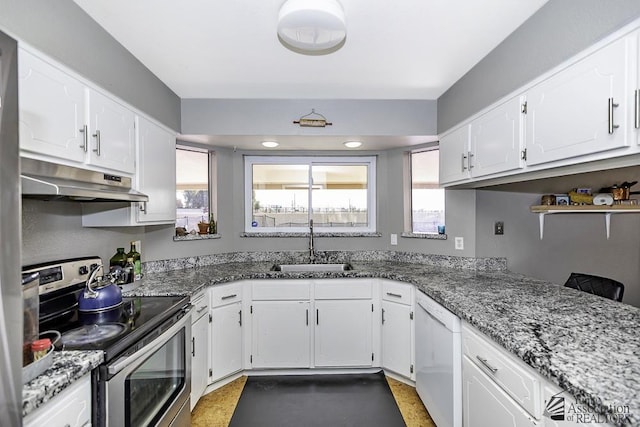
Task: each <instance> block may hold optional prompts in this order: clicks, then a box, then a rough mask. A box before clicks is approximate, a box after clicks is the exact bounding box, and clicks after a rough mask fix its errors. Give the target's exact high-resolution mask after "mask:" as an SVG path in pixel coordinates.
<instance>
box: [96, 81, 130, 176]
mask: <svg viewBox="0 0 640 427" xmlns="http://www.w3.org/2000/svg"><path fill="white" fill-rule="evenodd" d="M88 97H89V102H88V104H89V133H90V138H89V141H90V143H89V159H88V161H87V163H88V164H90V165H94V166H98V167H102V168H105V169H110V170H117V171H122V172H126V173H130V174H132V173H133V172H134V171H135V166H136V163H135V132H136V130H135V114H134V113H133V111H131V110H129V109H128V108H126V107H125V106H123V105H121V104H119V103H117V102H115V101H114V100H112V99H111V98H108V97H106V96H104V95H103V94H101V93H100V92H97V91H95V90H92V89H89V90H88Z"/></svg>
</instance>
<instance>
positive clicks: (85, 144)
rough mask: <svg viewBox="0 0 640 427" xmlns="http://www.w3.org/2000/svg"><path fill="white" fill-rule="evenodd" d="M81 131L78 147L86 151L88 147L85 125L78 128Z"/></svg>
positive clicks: (86, 127) (87, 130) (87, 133)
mask: <svg viewBox="0 0 640 427" xmlns="http://www.w3.org/2000/svg"><path fill="white" fill-rule="evenodd" d="M79 130H80V132H82V145H81V146H80V148H82V149H83V150H84V152H85V153H86V152H87V150H88V149H89V129H88V126H87V125H84V126H82V129H79Z"/></svg>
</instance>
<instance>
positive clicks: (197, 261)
mask: <svg viewBox="0 0 640 427" xmlns="http://www.w3.org/2000/svg"><path fill="white" fill-rule="evenodd" d="M308 257H309V254H308V252H306V251H278V252H230V253H224V254H214V255H203V256H194V257H186V258H175V259H166V260H160V261H147V262H144V263H143V269H144V271H145V272H146V273H160V272H164V271H171V270H182V269H187V268H195V267H203V266H207V265H215V264H226V263H241V262H271V263H274V264H275V263H280V264H295V263H305V262H308V260H309V258H308ZM350 261H353V262H357V261H360V262H367V261H397V262H403V263H415V264H424V265H433V266H438V267H444V268H457V269H463V270H477V271H503V270H506V269H507V259H506V258H466V257H456V256H449V255H431V254H420V253H414V252H394V251H317V252H316V263H318V264H321V263H343V262H350Z"/></svg>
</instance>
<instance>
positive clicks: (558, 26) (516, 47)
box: [438, 0, 640, 133]
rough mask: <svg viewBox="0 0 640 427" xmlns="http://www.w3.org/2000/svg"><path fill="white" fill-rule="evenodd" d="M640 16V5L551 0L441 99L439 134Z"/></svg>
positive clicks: (618, 0)
mask: <svg viewBox="0 0 640 427" xmlns="http://www.w3.org/2000/svg"><path fill="white" fill-rule="evenodd" d="M638 16H640V1H638V0H550V1H549V2H548V3H547V4H546V5H544V6H543V7H542V8H540V10H538V12H537V13H536V14H534V15H533V16H532V17H531V18H530V19H529V20H527V21H526V22H525V23H524V24H522V25H521V26H520V27H519V28H518V29H517V30H516V31H515V32H514V33H512V34H511V35H510V36H509V37H508V38H507V39H505V40H504V41H503V42H502V43H501V44H500V45H499V46H498V47H496V48H495V49H494V50H493V51H492V52H491V53H489V55H487V56H486V57H485V58H483V59H482V60H481V61H480V62H479V63H478V64H477V65H476V66H475V67H473V68H472V69H471V70H470V71H469V72H468V73H467V74H465V75H464V76H463V77H462V78H461V79H460V80H458V81H457V82H456V83H455V84H454V85H453V86H452V87H451V88H450V89H449V90H447V91H446V92H445V93H444V94H443V95H442V96H441V97H440V98H439V99H438V133H442V132H444V131H446V130H447V129H449V128H451V127H452V126H454V125H455V124H457V123H459V122H461V121H462V120H464V119H466V118H467V117H469V116H471V115H473V114H474V113H476V112H478V111H480V110H482V109H483V108H484V107H486V106H488V105H490V104H491V103H493V102H495V101H497V100H498V99H500V98H502V97H503V96H505V95H507V94H509V93H510V92H512V91H514V90H515V89H517V88H519V87H521V86H523V85H524V84H526V83H528V82H529V81H531V80H533V79H534V78H536V77H538V76H539V75H541V74H543V73H544V72H545V71H547V70H549V69H551V68H553V67H555V66H556V65H559V64H560V63H562V62H563V61H565V60H566V59H568V58H569V57H571V56H573V55H574V54H576V53H578V52H580V51H582V50H584V49H585V48H587V47H589V46H590V45H591V44H593V43H594V42H596V41H598V40H599V39H601V38H603V37H604V36H606V35H608V34H609V33H611V32H613V31H614V30H615V29H617V28H620V27H622V26H623V25H625V24H627V23H629V22H631V21H632V20H634V19H635V18H637V17H638Z"/></svg>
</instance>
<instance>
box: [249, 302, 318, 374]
mask: <svg viewBox="0 0 640 427" xmlns="http://www.w3.org/2000/svg"><path fill="white" fill-rule="evenodd" d="M309 310H310V303H309V301H295V300H294V301H254V302H253V303H252V306H251V330H252V339H251V365H252V367H253V368H309V367H310V366H311V359H310V351H311V335H310V333H309V330H310V325H309V323H310V313H309Z"/></svg>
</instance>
